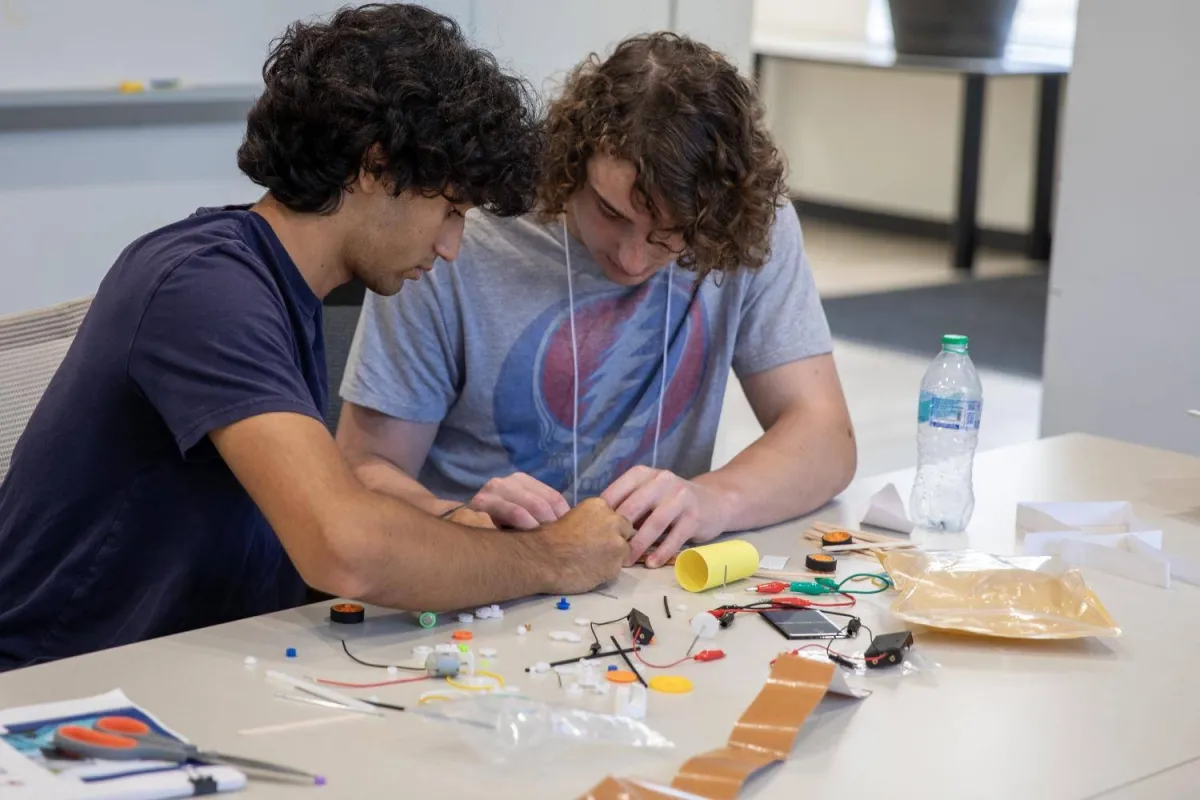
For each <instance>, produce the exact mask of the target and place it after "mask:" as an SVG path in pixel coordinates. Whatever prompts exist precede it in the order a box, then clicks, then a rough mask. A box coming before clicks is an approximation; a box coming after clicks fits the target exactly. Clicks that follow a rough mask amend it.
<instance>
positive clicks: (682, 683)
mask: <svg viewBox="0 0 1200 800" xmlns="http://www.w3.org/2000/svg"><path fill="white" fill-rule="evenodd" d="M649 685H650V688H651V689H653V690H654V691H656V692H662V693H663V694H687V693H688V692H690V691H691V690H692V682H691V681H689V680H688V679H687V678H685V677H683V676H682V675H655V676H654V677H653V678H651V679H650V684H649Z"/></svg>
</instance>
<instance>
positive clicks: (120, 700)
mask: <svg viewBox="0 0 1200 800" xmlns="http://www.w3.org/2000/svg"><path fill="white" fill-rule="evenodd" d="M114 714H117V715H119V714H127V715H132V716H135V717H136V716H141V717H142V718H143V719H145V720H146V721H148V722H150V723H153V724H154V725H156V726H158V728H159V729H161V730H162V731H163V732H165V733H167V734H169V735H171V736H174V737H176V738H177V739H179V740H180V741H184V742H186V741H187V740H186V739H184V738H183V737H182V736H180V735H179V734H178V733H176V732H175V731H173V730H171V729H170V728H168V727H167V726H166V725H164V724H163V723H162V721H161V720H159V719H158V718H157V717H155V716H154V715H153V714H150V713H149V712H147V711H146V710H145V709H142V708H140V707H138V706H136V705H135V704H133V703H132V702H130V700H129V698H128V697H126V696H125V693H124V692H122V691H121V690H120V689H114V690H112V691H110V692H106V693H105V694H101V695H96V696H94V697H84V698H80V699H76V700H64V701H59V702H54V703H42V704H39V705H32V706H22V707H20V708H10V709H5V710H0V734H8V733H13V732H15V731H19V730H21V728H22V727H24V726H37V727H36V728H35V729H34V730H31V731H30V733H34V732H36V731H37V730H42V729H45V730H51V729H52V728H53V727H54V726H56V725H57V724H65V722H67V721H69V720H71V719H77V718H80V717H83V718H88V717H99V716H105V715H114ZM81 721H82V720H81ZM14 742H15V745H14ZM22 742H27V744H22ZM37 744H38V742H37V740H35V739H28V738H26V737H23V738H22V740H21V741H18V740H16V739H13V738H12V737H10V738H9V740H7V741H6V740H5V739H2V738H0V797H3V798H4V800H9V798H20V799H21V800H25V798H27V797H28V798H35V797H36V798H38V799H39V800H43V799H44V800H76V799H77V798H86V800H117V798H120V799H121V800H157V798H168V797H187V796H191V795H193V794H194V793H195V788H196V787H195V785H194V784H193V783H192V782H191V778H201V777H210V778H212V779H213V780H214V781H216V783H217V788H218V791H222V792H225V791H234V790H237V789H241V788H243V787H244V786H245V785H246V776H245V775H243V774H242V773H241V772H240V771H239V770H236V769H233V768H231V767H223V766H188V767H184V768H177V769H171V767H175V766H176V765H175V764H173V763H170V762H165V761H104V760H100V759H84V760H81V761H79V762H64V761H63V760H62V759H52V758H51V759H48V758H45V757H44V756H43V755H42V752H41V749H40V747H38V746H37ZM19 747H21V748H23V749H24V752H23V751H22V750H21V749H18V748H19ZM164 768H165V769H164ZM139 769H153V770H158V771H155V772H149V773H145V774H140V775H129V774H128V773H130V772H131V771H136V770H139ZM12 775H19V776H20V777H19V778H18V779H17V780H20V781H22V782H23V784H24V785H22V786H20V787H12V786H9V785H6V784H5V780H6V777H8V776H12ZM110 775H124V776H125V777H121V778H111V779H107V780H105V779H103V778H104V777H105V776H110ZM85 778H88V779H91V780H89V781H88V782H84V780H83V779H85ZM10 780H11V779H10Z"/></svg>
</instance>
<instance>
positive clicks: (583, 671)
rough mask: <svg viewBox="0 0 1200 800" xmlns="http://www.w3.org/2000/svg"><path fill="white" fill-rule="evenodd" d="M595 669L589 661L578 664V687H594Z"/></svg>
mask: <svg viewBox="0 0 1200 800" xmlns="http://www.w3.org/2000/svg"><path fill="white" fill-rule="evenodd" d="M596 683H597V679H596V668H595V665H593V664H592V662H590V661H580V662H579V685H580V686H595V685H596Z"/></svg>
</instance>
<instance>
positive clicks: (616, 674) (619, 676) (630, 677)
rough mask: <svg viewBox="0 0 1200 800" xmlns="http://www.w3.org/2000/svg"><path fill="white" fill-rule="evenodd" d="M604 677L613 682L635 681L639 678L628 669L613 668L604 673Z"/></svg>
mask: <svg viewBox="0 0 1200 800" xmlns="http://www.w3.org/2000/svg"><path fill="white" fill-rule="evenodd" d="M604 677H606V678H608V679H609V680H610V681H611V682H613V683H633V682H634V681H636V680H637V675H634V674H633V673H632V672H630V671H629V670H627V669H613V670H609V671H608V672H606V673H604Z"/></svg>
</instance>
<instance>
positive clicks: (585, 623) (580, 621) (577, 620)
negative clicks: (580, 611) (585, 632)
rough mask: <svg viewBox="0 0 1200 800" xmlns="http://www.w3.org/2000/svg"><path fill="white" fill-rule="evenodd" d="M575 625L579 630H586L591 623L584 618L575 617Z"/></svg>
mask: <svg viewBox="0 0 1200 800" xmlns="http://www.w3.org/2000/svg"><path fill="white" fill-rule="evenodd" d="M575 624H576V625H578V626H579V627H581V628H586V627H587V626H588V625H591V624H592V621H591V620H590V619H587V618H586V617H576V618H575Z"/></svg>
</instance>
